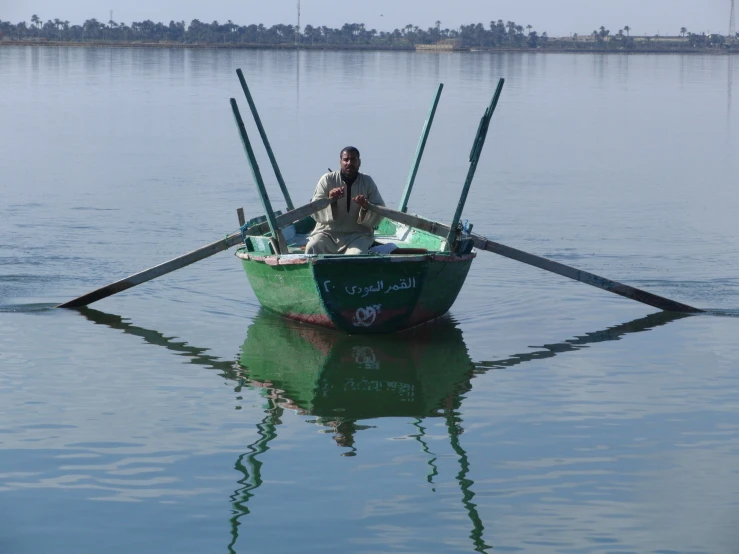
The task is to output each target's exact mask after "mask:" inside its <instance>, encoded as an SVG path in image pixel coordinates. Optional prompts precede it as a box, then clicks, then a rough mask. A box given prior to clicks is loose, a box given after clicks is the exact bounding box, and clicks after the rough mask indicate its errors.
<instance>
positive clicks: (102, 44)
mask: <svg viewBox="0 0 739 554" xmlns="http://www.w3.org/2000/svg"><path fill="white" fill-rule="evenodd" d="M2 46H24V47H28V46H43V47H71V48H158V49H167V48H173V49H192V50H317V51H326V50H330V51H359V50H361V51H381V52H386V51H389V52H414V53H415V52H417V53H418V54H447V53H449V52H455V53H465V54H468V53H472V54H476V53H481V52H485V53H514V52H515V53H526V54H704V55H705V54H710V55H719V56H726V55H736V54H739V50H733V49H717V48H669V49H666V48H639V49H622V48H620V49H617V48H589V47H588V48H551V47H549V48H542V47H540V48H491V47H472V48H460V49H456V50H451V51H449V50H443V49H439V50H435V49H426V50H423V51H417V50H416V49H415V47H414V46H412V45H407V44H403V45H397V46H394V45H377V44H374V45H373V44H343V45H342V44H313V45H311V44H300V45H299V46H298V45H295V44H254V43H243V44H234V43H226V44H217V43H181V42H133V41H131V42H127V41H126V42H124V41H117V42H113V41H89V42H76V41H52V40H3V41H0V47H2Z"/></svg>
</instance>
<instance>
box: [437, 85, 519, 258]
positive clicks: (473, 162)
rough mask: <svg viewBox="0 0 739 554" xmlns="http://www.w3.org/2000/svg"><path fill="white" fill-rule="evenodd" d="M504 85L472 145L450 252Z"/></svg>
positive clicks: (497, 91) (500, 88)
mask: <svg viewBox="0 0 739 554" xmlns="http://www.w3.org/2000/svg"><path fill="white" fill-rule="evenodd" d="M504 83H505V79H503V78H501V79H500V80H499V81H498V87H497V88H496V89H495V94H493V98H492V100H491V101H490V105H489V106H488V107H487V109H486V110H485V113H484V114H483V116H482V118H481V119H480V126H479V127H478V129H477V134H476V135H475V140H474V142H473V144H472V150H471V151H470V167H469V170H468V171H467V178H466V179H465V181H464V186H463V187H462V194H461V195H460V197H459V202H458V203H457V209H456V210H455V212H454V218H453V219H452V224H451V225H450V226H449V229H450V230H449V234H448V235H447V245H448V246H449V249H450V250H453V249H454V243H455V241H456V235H457V228H458V226H459V221H460V219H461V217H462V210H464V205H465V203H466V202H467V195H468V193H469V191H470V187H471V186H472V179H473V178H474V176H475V171H476V170H477V163H478V162H479V161H480V154H481V153H482V147H483V145H484V144H485V137H486V136H487V134H488V127H489V126H490V119H491V118H492V117H493V112H495V108H496V106H497V105H498V100H499V99H500V93H501V92H502V91H503V84H504Z"/></svg>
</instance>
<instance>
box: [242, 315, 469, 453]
mask: <svg viewBox="0 0 739 554" xmlns="http://www.w3.org/2000/svg"><path fill="white" fill-rule="evenodd" d="M239 364H240V366H241V367H242V369H243V371H244V375H245V377H246V378H247V379H248V384H249V385H252V386H257V387H265V388H267V389H268V390H269V391H270V393H269V395H268V396H270V397H273V398H275V399H279V402H280V403H281V405H282V407H283V408H289V409H294V410H297V411H298V412H299V413H301V414H310V415H314V416H318V422H319V423H321V424H323V425H326V426H329V427H333V428H334V429H336V432H337V433H336V435H335V436H334V438H335V440H336V442H337V444H339V445H340V446H345V447H350V448H352V451H349V452H345V453H344V454H345V455H352V454H353V453H354V452H353V446H354V442H355V437H354V434H355V432H356V431H357V430H360V429H362V428H363V427H362V426H358V425H357V423H356V422H357V421H358V420H367V419H375V418H380V417H414V418H424V417H430V416H438V415H440V413H441V410H442V409H447V410H448V409H449V408H454V407H457V406H456V403H457V402H458V401H459V400H458V399H459V398H460V396H461V394H462V393H464V392H465V391H467V390H469V387H470V379H471V378H472V376H473V370H474V364H473V363H472V360H471V359H470V357H469V355H468V353H467V348H466V347H465V344H464V341H463V340H462V332H461V331H460V329H459V328H458V327H457V326H456V325H455V324H454V323H453V322H452V321H451V320H450V319H448V318H441V319H439V320H437V321H434V322H431V323H428V324H426V325H422V326H420V327H418V328H416V329H412V330H410V331H407V332H405V333H401V334H395V335H373V336H367V335H346V334H344V333H339V332H333V331H329V330H324V329H320V328H316V327H312V326H307V325H303V324H300V323H297V322H293V321H290V320H286V319H284V318H281V317H278V316H275V315H272V314H270V313H268V312H266V311H262V312H260V313H259V315H258V316H257V317H256V319H255V320H254V323H253V324H252V325H251V326H250V327H249V330H248V332H247V337H246V340H245V341H244V344H243V346H242V348H241V357H240V359H239ZM364 428H366V427H364Z"/></svg>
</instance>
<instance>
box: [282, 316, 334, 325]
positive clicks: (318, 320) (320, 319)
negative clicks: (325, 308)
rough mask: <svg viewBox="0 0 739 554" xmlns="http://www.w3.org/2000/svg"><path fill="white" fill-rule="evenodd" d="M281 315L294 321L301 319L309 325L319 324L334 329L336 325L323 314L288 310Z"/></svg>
mask: <svg viewBox="0 0 739 554" xmlns="http://www.w3.org/2000/svg"><path fill="white" fill-rule="evenodd" d="M282 316H283V317H287V318H290V319H294V320H296V321H302V322H303V323H309V324H311V325H319V326H321V327H328V328H329V329H336V325H334V324H333V322H332V321H331V320H330V319H329V317H328V316H327V315H324V314H296V313H292V312H288V313H285V314H282Z"/></svg>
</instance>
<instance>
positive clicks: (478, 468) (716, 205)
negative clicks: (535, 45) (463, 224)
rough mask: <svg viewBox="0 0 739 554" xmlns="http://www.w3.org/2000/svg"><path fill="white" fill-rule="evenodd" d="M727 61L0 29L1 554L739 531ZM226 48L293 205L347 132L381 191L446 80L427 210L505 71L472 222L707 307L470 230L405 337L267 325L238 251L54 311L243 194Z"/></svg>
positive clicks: (376, 546)
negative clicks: (422, 324)
mask: <svg viewBox="0 0 739 554" xmlns="http://www.w3.org/2000/svg"><path fill="white" fill-rule="evenodd" d="M737 65H739V59H737V58H736V57H722V56H715V57H714V56H648V55H645V56H605V55H531V54H522V53H511V54H487V53H467V54H418V55H416V54H413V53H392V52H377V53H374V52H300V53H296V52H271V51H255V52H251V51H190V50H179V49H173V50H158V49H157V50H154V49H152V50H149V49H136V48H128V49H94V48H89V49H88V48H78V49H76V48H31V47H28V48H21V47H2V48H0V91H1V92H2V102H0V121H2V122H3V123H4V127H3V128H4V130H5V131H4V132H3V133H2V134H0V167H1V168H2V169H3V172H2V175H3V178H2V179H0V192H1V193H2V198H3V202H2V203H0V261H1V262H2V263H0V452H1V453H2V455H1V456H0V511H1V513H2V514H3V518H2V521H1V522H0V550H2V551H8V552H47V551H54V552H81V551H89V550H91V549H95V550H104V551H106V552H131V551H132V550H134V549H136V550H138V551H141V552H162V551H173V552H217V551H225V552H228V551H234V552H249V551H254V552H261V551H266V550H270V551H302V552H366V553H369V552H395V551H402V552H471V551H478V552H481V551H486V550H490V549H496V550H498V551H502V552H507V551H511V552H514V551H515V552H567V553H571V552H711V553H716V552H731V551H733V550H734V548H735V544H736V539H737V536H736V535H737V534H736V531H735V529H736V528H737V525H736V522H734V521H733V519H734V518H733V514H734V512H735V511H736V510H735V508H736V505H737V502H738V501H739V487H738V486H737V480H736V473H737V470H738V469H739V459H738V457H737V456H738V454H739V413H738V412H737V406H739V394H738V393H737V391H738V390H739V382H737V381H738V379H737V365H739V364H738V361H739V348H738V347H737V342H736V337H737V336H738V334H739V318H737V317H736V316H737V315H739V280H738V279H737V276H738V275H739V248H738V245H737V240H736V237H737V236H738V235H739V223H738V220H737V218H736V215H735V214H736V213H738V212H739V196H738V195H737V194H736V192H735V183H736V175H737V174H739V162H738V161H737V156H736V152H738V151H739V139H738V138H737V125H739V117H737V114H738V113H739V112H738V110H739V108H737V106H736V105H735V104H736V99H733V100H732V87H733V88H736V82H735V81H736V76H737V75H739V67H737ZM238 67H240V68H242V70H243V71H244V73H245V75H246V78H247V80H248V82H249V85H250V87H251V90H252V94H253V95H254V98H255V100H256V102H257V105H258V107H259V109H260V113H261V116H262V120H263V123H264V125H265V127H266V129H267V132H268V134H269V137H270V140H271V142H272V146H273V149H274V150H275V154H276V156H277V159H278V161H279V162H280V166H281V169H282V173H283V175H284V176H285V180H286V181H287V183H288V186H289V188H290V191H291V195H292V197H293V200H294V202H295V203H296V204H298V205H301V204H303V203H305V202H307V201H308V200H309V198H310V195H311V193H312V190H313V188H314V186H315V183H316V182H317V180H318V178H319V177H320V175H321V173H322V172H324V171H325V170H326V168H327V167H332V168H335V167H336V166H337V158H338V151H339V150H340V149H341V147H343V146H345V145H347V144H354V145H356V146H357V147H358V148H359V149H360V150H361V152H362V161H363V165H362V169H363V170H364V171H366V172H367V173H369V174H370V175H372V176H373V178H374V179H375V180H376V182H377V183H378V185H379V186H380V188H381V191H382V193H383V196H384V198H385V200H386V201H387V202H388V204H389V205H397V203H398V202H399V199H400V196H401V193H402V191H403V188H404V185H405V179H406V176H407V173H408V170H409V167H410V164H411V161H412V159H413V154H414V152H415V148H416V142H417V140H418V135H419V133H420V130H421V127H422V124H423V120H424V118H425V116H426V112H427V110H428V106H429V104H430V102H431V99H432V96H433V93H434V90H435V87H436V85H437V84H438V83H439V82H443V83H444V84H445V88H444V93H443V95H442V99H441V103H440V107H439V111H438V113H437V117H436V121H435V123H434V127H433V130H432V133H431V137H430V139H429V142H428V145H427V150H426V155H425V157H424V160H423V163H422V166H421V170H420V172H419V175H418V179H417V183H416V187H415V189H414V193H413V196H412V198H411V202H410V210H411V211H416V212H418V213H421V214H424V215H426V216H427V217H431V218H435V219H439V220H441V221H448V220H450V219H451V217H452V215H453V208H454V206H455V205H456V199H457V195H458V194H459V190H460V187H461V183H462V182H463V181H464V177H465V175H466V172H467V167H468V165H467V164H468V162H467V157H468V154H469V149H470V147H471V142H472V138H473V135H474V133H475V130H476V128H477V123H478V121H479V118H480V116H481V115H482V112H483V111H484V109H485V107H486V106H487V103H488V102H489V99H490V96H491V95H492V93H493V91H494V88H495V85H496V83H497V80H498V78H499V77H501V76H502V77H505V78H506V87H505V89H504V92H503V96H502V98H501V101H500V104H499V106H498V110H497V111H496V113H495V115H494V117H493V122H492V125H491V129H490V133H489V135H488V140H487V142H486V145H485V150H484V152H483V157H482V160H481V162H480V165H479V167H478V171H477V175H476V178H475V182H474V185H473V191H472V194H471V196H470V201H469V202H468V206H467V208H466V210H465V218H468V219H469V220H470V221H472V222H473V223H474V225H475V231H476V232H479V233H481V234H484V235H487V236H489V237H490V238H492V239H494V240H498V241H500V242H503V243H504V244H507V245H510V246H514V247H517V248H521V249H524V250H527V251H529V252H533V253H536V254H539V255H543V256H547V257H550V258H552V259H555V260H558V261H561V262H563V263H566V264H569V265H574V266H576V267H579V268H582V269H585V270H588V271H591V272H595V273H598V274H600V275H603V276H606V277H609V278H611V279H616V280H619V281H623V282H626V283H629V284H632V285H634V286H637V287H641V288H644V289H647V290H649V291H652V292H655V293H657V294H661V295H664V296H667V297H670V298H674V299H675V300H678V301H681V302H684V303H687V304H692V305H695V306H698V307H701V308H705V309H708V310H709V311H710V313H709V314H708V315H700V316H691V317H670V316H664V315H659V314H655V310H653V309H652V308H649V307H647V306H643V305H640V304H638V303H635V302H631V301H628V300H626V299H623V298H620V297H617V296H614V295H611V294H608V293H605V292H603V291H599V290H597V289H593V288H591V287H588V286H586V285H583V284H580V283H575V282H570V281H569V280H567V279H564V278H561V277H557V276H554V275H550V274H547V273H545V272H543V271H540V270H536V269H533V268H529V267H527V266H524V265H522V264H518V263H516V262H513V261H510V260H506V259H503V258H499V257H496V256H494V255H492V254H488V253H484V252H483V253H480V254H479V256H478V259H477V260H476V261H475V262H474V264H473V267H472V270H471V272H470V276H469V278H468V280H467V283H466V284H465V287H464V289H463V291H462V293H461V294H460V296H459V298H458V300H457V302H456V303H455V305H454V307H453V309H452V311H451V313H450V315H449V317H447V318H444V319H443V320H442V321H440V322H437V323H435V324H433V325H430V326H428V327H426V328H422V329H419V330H418V331H417V332H414V333H411V334H407V335H401V336H398V337H386V338H373V339H367V338H363V337H347V336H343V335H339V334H336V333H330V332H325V331H320V330H315V329H313V328H310V327H305V326H299V325H297V326H296V325H292V324H289V323H286V322H284V321H282V320H280V319H278V318H275V317H272V316H270V315H269V314H267V313H264V312H263V311H261V310H260V308H259V305H258V302H257V301H256V299H255V297H254V295H253V293H252V292H251V290H250V288H249V286H248V283H247V281H246V279H245V277H244V276H243V274H242V272H241V269H240V267H239V264H238V262H237V260H236V259H235V258H233V256H231V255H229V254H228V253H226V254H220V255H218V256H215V257H213V258H211V259H209V260H208V261H204V262H200V263H198V264H195V265H193V266H190V267H188V268H185V269H182V270H180V271H178V272H175V273H173V274H171V275H168V276H166V277H163V278H161V279H158V280H155V281H153V282H150V283H148V284H145V285H142V286H139V287H136V288H134V289H131V290H129V291H126V292H124V293H121V294H119V295H116V296H113V297H111V298H108V299H106V300H103V301H101V302H99V303H96V304H94V305H93V306H91V308H90V309H88V310H83V311H81V312H77V311H63V310H55V309H53V308H52V306H53V305H55V304H57V303H59V302H62V301H64V300H67V299H70V298H73V297H75V296H78V295H80V294H82V293H84V292H86V291H88V290H91V289H93V288H95V287H98V286H100V285H103V284H106V283H108V282H111V281H113V280H116V279H119V278H121V277H123V276H125V275H128V274H131V273H133V272H136V271H139V270H142V269H144V268H146V267H149V266H151V265H155V264H157V263H160V262H162V261H164V260H166V259H169V258H171V257H174V256H177V255H180V254H182V253H184V252H186V251H189V250H192V249H193V248H195V247H197V246H200V245H202V244H205V243H208V242H211V241H213V240H216V239H218V238H219V237H224V236H225V235H226V234H227V233H229V232H232V231H233V230H234V229H235V228H236V227H237V218H236V214H235V209H236V208H237V207H240V206H242V207H244V209H245V211H246V213H247V215H248V216H256V215H258V214H259V212H260V211H261V208H260V204H259V200H258V197H257V195H256V193H255V187H254V185H253V183H252V178H251V175H250V172H249V169H248V166H247V164H246V159H245V157H244V154H243V151H242V149H241V145H240V143H239V139H238V136H237V133H236V128H235V126H234V124H233V121H232V116H231V113H230V107H229V105H228V99H229V97H232V96H233V97H235V98H237V100H238V101H239V102H240V104H241V106H242V111H245V109H246V104H245V102H244V101H243V100H242V99H241V98H242V97H241V91H240V87H239V84H238V80H237V79H236V76H235V73H234V71H235V69H236V68H238ZM732 80H733V81H732ZM732 102H733V103H732ZM248 128H249V130H250V132H251V133H252V134H253V136H254V138H256V133H255V132H254V127H253V125H249V126H248ZM258 150H259V151H260V156H261V157H260V164H261V166H262V168H263V170H264V173H265V175H267V181H268V188H269V190H270V194H272V197H273V201H274V202H275V204H277V205H278V206H280V207H281V206H282V203H281V201H280V200H279V188H278V187H277V184H276V181H275V179H274V178H273V177H272V176H271V175H270V174H269V172H268V171H267V169H268V168H269V163H268V161H267V158H266V156H264V155H262V154H261V149H258Z"/></svg>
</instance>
